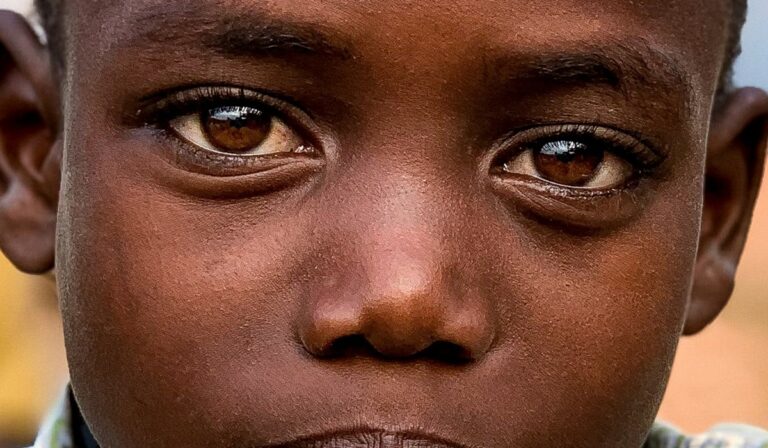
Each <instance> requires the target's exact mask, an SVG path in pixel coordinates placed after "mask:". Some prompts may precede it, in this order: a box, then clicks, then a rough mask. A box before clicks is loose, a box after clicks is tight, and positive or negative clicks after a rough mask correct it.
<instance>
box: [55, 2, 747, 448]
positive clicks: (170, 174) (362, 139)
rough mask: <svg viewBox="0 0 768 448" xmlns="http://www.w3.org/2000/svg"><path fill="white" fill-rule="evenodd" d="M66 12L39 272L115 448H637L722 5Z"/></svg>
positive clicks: (671, 294)
mask: <svg viewBox="0 0 768 448" xmlns="http://www.w3.org/2000/svg"><path fill="white" fill-rule="evenodd" d="M721 3H722V4H721ZM65 23H66V29H67V30H68V33H67V36H68V39H69V40H68V42H67V57H66V62H67V67H66V72H65V77H64V81H63V90H62V95H61V99H62V104H64V110H65V114H64V122H63V129H64V140H63V142H64V143H63V144H64V148H65V158H64V161H63V162H62V163H63V172H64V176H63V183H62V190H61V196H60V197H61V199H60V202H59V216H58V246H57V260H56V263H57V276H58V279H59V282H60V292H61V301H62V308H63V314H64V319H65V325H66V339H67V345H68V352H69V356H70V363H71V365H70V367H71V373H72V382H73V386H74V389H75V391H76V394H77V396H78V399H79V401H80V402H81V405H82V408H83V412H84V415H85V416H86V418H87V419H88V421H89V422H90V423H91V425H92V427H93V430H94V433H95V434H96V436H97V438H99V439H100V440H101V441H102V443H103V444H104V446H106V447H110V448H116V447H119V448H133V447H142V448H150V447H190V448H192V447H232V448H234V447H264V446H267V445H269V446H271V444H281V443H288V444H289V445H280V446H322V447H341V446H386V447H390V446H391V447H400V446H433V445H434V446H454V445H453V444H461V445H466V446H478V447H479V446H483V447H496V448H506V447H529V448H533V447H544V446H549V447H566V446H568V447H570V446H573V447H576V446H579V447H590V448H594V447H610V448H616V447H639V446H640V445H641V444H642V441H643V438H644V436H645V432H646V431H647V430H648V428H649V425H650V423H651V422H652V420H653V419H654V416H655V413H656V409H657V406H658V404H659V401H660V399H661V396H662V393H663V389H664V386H665V383H666V379H667V374H668V371H669V366H670V362H671V360H672V357H673V354H674V351H675V347H676V343H677V339H678V336H679V335H680V333H681V331H682V329H683V325H684V324H685V313H686V308H687V306H688V300H689V297H690V295H691V283H692V278H693V272H694V267H695V265H696V263H695V261H696V251H697V244H698V242H699V226H700V223H701V220H702V204H703V200H702V194H701V192H702V189H703V184H704V176H703V173H704V163H705V149H706V142H707V138H708V131H709V125H710V123H709V114H710V102H711V100H712V97H713V95H714V92H715V90H716V88H717V84H718V78H719V69H720V65H721V64H722V61H723V58H724V54H725V39H724V38H723V36H724V33H725V30H726V29H727V28H728V24H727V23H728V17H727V10H726V8H725V6H724V2H707V4H706V6H702V2H699V1H697V0H644V1H635V2H628V1H625V0H603V1H600V2H594V1H592V0H546V1H543V0H540V1H512V0H498V1H497V0H491V1H482V2H464V1H458V0H456V1H453V0H451V1H445V0H433V1H426V0H419V1H412V0H381V1H379V0H367V1H343V0H325V1H320V0H302V1H291V0H285V1H282V0H274V1H270V2H257V1H253V0H226V1H225V0H221V1H213V0H210V1H181V0H176V1H167V0H163V1H160V0H132V1H113V2H107V1H99V2H97V1H84V0H78V1H72V2H69V3H68V7H67V14H66V22H65ZM715 221H717V220H716V219H715ZM704 230H705V233H706V231H707V229H704ZM733 258H736V256H734V257H733ZM694 326H695V325H694ZM356 431H358V432H359V431H362V432H363V433H362V435H361V434H354V433H355V432H356ZM378 431H389V432H387V433H386V434H384V437H383V438H381V439H380V440H379V439H377V438H376V436H374V435H372V434H374V433H377V432H378ZM323 434H325V435H326V436H327V435H328V434H336V435H337V436H339V437H337V438H336V439H332V438H329V439H327V440H326V439H323V440H324V441H323V443H318V444H312V443H306V444H290V443H291V442H292V441H295V440H297V439H301V438H305V437H314V438H317V437H322V435H323ZM377 434H379V435H381V433H377ZM395 434H400V435H395ZM402 434H406V435H402ZM408 434H410V435H408ZM427 436H431V437H434V438H439V439H444V442H443V443H437V442H435V443H432V442H430V443H427V442H426V441H425V440H426V439H428V438H429V437H427ZM328 437H330V436H328ZM326 442H327V443H326ZM345 443H346V444H345Z"/></svg>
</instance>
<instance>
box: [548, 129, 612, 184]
mask: <svg viewBox="0 0 768 448" xmlns="http://www.w3.org/2000/svg"><path fill="white" fill-rule="evenodd" d="M604 156H605V154H604V152H603V151H602V150H600V149H599V148H595V147H594V145H589V144H587V143H584V142H579V141H573V140H559V141H553V142H547V143H545V144H543V145H541V146H540V147H539V148H538V150H537V151H535V152H534V162H535V164H536V169H537V171H538V172H539V174H540V175H541V177H543V178H544V179H546V180H549V181H552V182H555V183H558V184H562V185H569V186H582V185H584V184H586V183H587V182H589V180H590V179H592V178H593V177H594V176H595V174H596V172H597V169H598V168H599V167H600V164H601V163H602V162H603V157H604Z"/></svg>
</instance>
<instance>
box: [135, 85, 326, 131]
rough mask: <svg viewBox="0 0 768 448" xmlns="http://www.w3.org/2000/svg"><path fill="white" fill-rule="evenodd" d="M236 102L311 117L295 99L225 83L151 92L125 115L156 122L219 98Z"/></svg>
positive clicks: (213, 103) (280, 113)
mask: <svg viewBox="0 0 768 448" xmlns="http://www.w3.org/2000/svg"><path fill="white" fill-rule="evenodd" d="M224 101H231V102H239V103H242V104H241V105H245V106H250V107H257V108H261V109H264V108H266V109H268V110H269V111H270V112H272V113H274V114H275V115H278V116H279V117H281V118H283V117H286V118H289V119H295V120H294V121H301V119H300V118H297V117H296V116H297V115H304V116H306V118H309V119H312V118H313V117H312V115H311V114H310V113H309V112H308V111H306V110H304V109H303V108H302V107H301V105H300V104H298V102H297V101H295V100H294V99H293V98H290V97H287V96H286V95H281V94H278V93H274V92H269V91H263V90H258V89H247V88H244V87H235V86H227V85H209V86H192V87H185V88H175V89H172V90H168V91H164V92H160V93H156V94H152V95H150V96H148V97H145V98H143V99H141V100H140V101H139V104H138V107H135V108H134V109H133V110H134V112H133V113H132V114H131V115H130V116H129V117H127V118H128V120H129V121H131V122H134V123H135V124H139V125H151V124H158V122H163V121H168V120H170V119H172V118H173V116H174V114H176V116H178V115H179V114H181V113H184V112H186V113H192V112H195V111H196V110H200V109H201V108H204V107H214V106H222V104H221V103H222V102H224Z"/></svg>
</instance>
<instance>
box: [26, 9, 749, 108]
mask: <svg viewBox="0 0 768 448" xmlns="http://www.w3.org/2000/svg"><path fill="white" fill-rule="evenodd" d="M34 1H35V8H36V9H37V13H38V15H39V16H40V21H41V25H42V26H43V29H44V30H45V32H46V35H47V36H48V42H49V45H50V48H51V56H52V57H53V59H54V64H55V66H56V68H57V69H60V68H62V67H63V55H64V48H63V45H64V43H63V39H61V38H60V37H59V36H63V34H61V29H60V28H61V20H59V19H60V17H61V14H62V5H63V3H64V0H34ZM730 1H731V22H730V27H729V31H728V44H727V47H726V48H727V54H726V58H725V61H724V66H723V70H722V71H721V73H722V75H721V78H720V85H719V91H718V98H717V99H718V103H719V102H720V101H719V100H720V99H722V97H723V96H724V94H727V93H728V92H730V91H731V90H732V89H733V66H734V64H735V62H736V59H737V58H738V57H739V55H740V54H741V30H742V28H744V23H745V22H746V20H747V0H730Z"/></svg>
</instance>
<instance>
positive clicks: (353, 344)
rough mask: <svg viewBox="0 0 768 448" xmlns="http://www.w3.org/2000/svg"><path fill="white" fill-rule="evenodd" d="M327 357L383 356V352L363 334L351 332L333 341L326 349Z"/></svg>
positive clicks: (325, 354)
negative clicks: (377, 349)
mask: <svg viewBox="0 0 768 448" xmlns="http://www.w3.org/2000/svg"><path fill="white" fill-rule="evenodd" d="M324 356H325V357H327V358H345V357H381V354H380V353H379V352H378V351H376V349H375V348H374V347H373V346H372V345H371V343H370V342H368V340H367V339H366V338H365V336H363V335H359V334H351V335H348V336H343V337H340V338H338V339H336V340H335V341H333V343H331V345H330V346H329V347H328V349H327V350H326V351H325V353H324Z"/></svg>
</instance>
